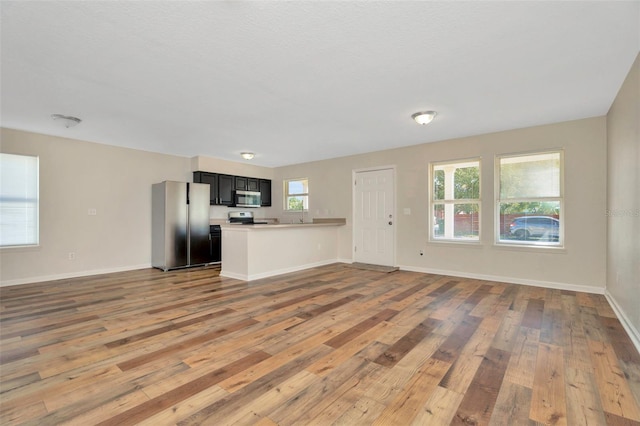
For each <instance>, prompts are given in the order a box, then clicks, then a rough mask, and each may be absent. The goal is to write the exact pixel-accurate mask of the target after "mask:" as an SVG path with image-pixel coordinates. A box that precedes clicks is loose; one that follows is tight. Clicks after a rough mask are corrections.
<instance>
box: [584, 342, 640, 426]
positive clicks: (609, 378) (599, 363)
mask: <svg viewBox="0 0 640 426" xmlns="http://www.w3.org/2000/svg"><path fill="white" fill-rule="evenodd" d="M589 348H590V350H591V360H592V362H593V364H594V366H595V367H596V368H595V374H594V376H595V380H596V382H597V383H598V389H599V390H600V400H601V402H602V408H603V409H604V411H605V412H607V413H611V414H614V415H616V416H620V417H623V418H625V419H629V420H633V421H640V408H639V407H638V403H637V401H636V398H634V397H633V394H632V392H631V388H630V387H629V384H628V383H627V381H626V380H625V378H624V377H625V376H624V373H623V372H622V371H621V370H620V365H619V363H618V361H617V359H616V355H615V351H614V350H613V347H612V346H611V345H610V344H608V343H604V342H594V341H593V340H589Z"/></svg>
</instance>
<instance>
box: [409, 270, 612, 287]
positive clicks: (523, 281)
mask: <svg viewBox="0 0 640 426" xmlns="http://www.w3.org/2000/svg"><path fill="white" fill-rule="evenodd" d="M399 268H400V269H401V270H403V271H412V272H422V273H424V274H438V275H448V276H451V277H460V278H472V279H476V280H486V281H497V282H503V283H509V284H522V285H530V286H534V287H544V288H553V289H557V290H569V291H580V292H583V293H593V294H604V290H605V288H604V287H602V288H600V287H591V286H586V285H577V284H568V283H558V282H552V281H539V280H529V279H524V278H514V277H504V276H497V275H483V274H473V273H466V272H458V271H448V270H443V269H431V268H417V267H415V266H402V265H399Z"/></svg>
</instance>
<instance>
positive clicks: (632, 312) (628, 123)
mask: <svg viewBox="0 0 640 426" xmlns="http://www.w3.org/2000/svg"><path fill="white" fill-rule="evenodd" d="M607 140H608V151H607V157H608V165H609V167H608V176H607V177H608V182H607V195H608V198H607V223H608V238H607V296H608V297H609V301H610V302H612V305H613V306H614V308H615V309H616V310H617V311H618V312H617V313H618V316H619V317H620V318H621V321H622V322H623V324H624V325H625V326H626V328H627V331H628V332H629V334H630V335H631V336H632V338H634V339H635V344H636V347H638V348H639V350H640V332H639V330H640V170H639V169H640V55H638V57H636V60H635V63H634V64H633V66H632V68H631V71H630V72H629V74H628V76H627V78H626V80H625V81H624V83H623V85H622V87H621V88H620V91H619V93H618V95H617V97H616V99H615V100H614V102H613V104H612V106H611V109H610V110H609V114H608V115H607Z"/></svg>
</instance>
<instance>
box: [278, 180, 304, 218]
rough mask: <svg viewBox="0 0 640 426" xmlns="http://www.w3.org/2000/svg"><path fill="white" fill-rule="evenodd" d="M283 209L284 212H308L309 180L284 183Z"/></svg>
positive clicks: (286, 181)
mask: <svg viewBox="0 0 640 426" xmlns="http://www.w3.org/2000/svg"><path fill="white" fill-rule="evenodd" d="M284 209H285V210H286V211H296V210H297V211H300V210H309V179H307V178H299V179H287V180H285V181H284Z"/></svg>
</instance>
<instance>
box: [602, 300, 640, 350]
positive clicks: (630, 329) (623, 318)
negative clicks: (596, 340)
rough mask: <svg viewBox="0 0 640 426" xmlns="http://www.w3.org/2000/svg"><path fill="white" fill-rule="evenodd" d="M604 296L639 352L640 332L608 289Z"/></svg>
mask: <svg viewBox="0 0 640 426" xmlns="http://www.w3.org/2000/svg"><path fill="white" fill-rule="evenodd" d="M604 297H606V298H607V301H608V302H609V305H611V308H612V309H613V312H615V314H616V316H617V317H618V320H619V321H620V324H622V327H624V330H625V331H626V332H627V334H628V335H629V338H630V339H631V341H632V342H633V346H635V347H636V350H637V351H638V352H640V333H639V332H638V330H637V329H636V328H635V327H634V326H633V324H632V323H631V321H629V318H628V317H627V315H626V314H625V313H624V311H623V310H622V308H621V307H620V305H618V302H616V299H615V298H614V297H613V295H612V294H611V293H609V290H607V291H605V293H604Z"/></svg>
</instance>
